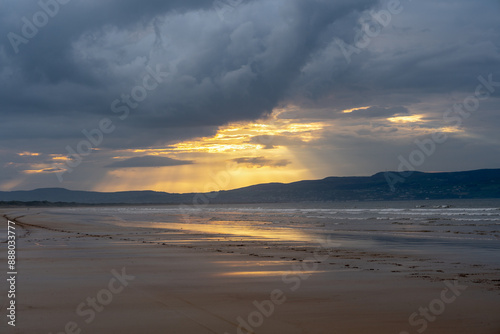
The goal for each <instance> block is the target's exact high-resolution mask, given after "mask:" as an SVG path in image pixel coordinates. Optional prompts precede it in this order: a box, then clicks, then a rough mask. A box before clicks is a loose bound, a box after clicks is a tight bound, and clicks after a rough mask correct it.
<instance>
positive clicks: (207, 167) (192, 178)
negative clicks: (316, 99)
mask: <svg viewBox="0 0 500 334" xmlns="http://www.w3.org/2000/svg"><path fill="white" fill-rule="evenodd" d="M284 111H285V109H277V110H275V111H274V112H273V113H272V114H271V115H270V116H269V117H267V118H264V119H260V120H257V121H255V122H251V121H247V122H234V123H231V124H228V125H226V126H222V127H220V128H219V129H218V131H217V133H215V134H214V135H213V136H207V137H201V138H196V139H193V140H187V141H182V142H177V143H173V144H169V145H166V146H163V147H151V148H141V149H130V150H121V151H115V152H114V155H113V157H114V158H131V157H136V156H144V155H157V156H164V157H169V158H172V159H180V160H190V161H194V163H193V164H189V165H182V166H170V167H157V168H121V169H111V170H110V171H109V172H108V173H107V177H106V180H105V181H102V182H101V183H100V184H99V185H98V186H96V188H95V189H94V190H97V191H119V190H127V189H137V190H141V189H142V190H146V189H149V190H156V191H167V192H179V193H186V192H189V193H190V192H194V193H197V192H206V189H205V187H207V189H208V188H213V179H214V175H217V174H218V173H225V171H226V165H227V164H228V163H233V164H237V167H238V168H237V170H233V171H231V173H230V176H231V177H230V182H229V183H228V184H224V185H221V186H220V187H219V188H218V189H215V190H228V189H234V188H239V187H245V186H249V185H253V184H258V183H267V182H293V181H298V180H301V179H307V178H311V177H313V176H312V174H311V172H310V171H309V169H308V168H307V167H306V165H305V163H306V162H304V160H303V159H300V158H299V157H296V156H295V154H294V153H293V150H291V149H290V147H289V146H287V145H285V143H293V145H298V146H301V145H303V144H305V143H307V142H310V141H312V140H315V139H319V138H320V137H321V135H322V133H321V131H322V130H323V129H325V128H326V127H327V126H328V124H327V123H323V122H318V121H311V122H308V123H302V122H297V121H296V120H292V119H281V118H279V115H280V114H281V113H283V112H284ZM261 138H265V140H260V139H261ZM288 145H291V144H288ZM238 159H243V160H238ZM245 159H247V160H245ZM252 159H261V160H258V161H261V162H263V163H262V164H251V163H244V161H250V162H251V161H253V160H252ZM240 161H243V162H240ZM284 161H286V163H282V162H284ZM209 186H210V187H209ZM212 190H214V189H212Z"/></svg>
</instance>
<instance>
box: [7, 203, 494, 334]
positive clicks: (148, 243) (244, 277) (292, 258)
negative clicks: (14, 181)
mask: <svg viewBox="0 0 500 334" xmlns="http://www.w3.org/2000/svg"><path fill="white" fill-rule="evenodd" d="M46 211H47V210H46V209H31V210H29V211H26V210H19V209H10V210H9V209H3V210H2V211H1V212H0V216H4V217H3V218H0V219H1V223H2V226H6V217H8V218H9V219H11V220H14V219H15V221H16V222H17V226H18V229H17V230H16V233H17V242H18V244H17V251H18V259H17V261H18V269H17V270H18V276H17V280H18V281H17V290H18V294H17V298H16V302H17V305H18V308H17V312H18V313H17V319H16V327H11V326H8V325H7V323H6V322H7V321H6V320H5V316H3V318H4V321H2V323H1V324H0V328H1V332H2V333H30V334H31V333H35V334H36V333H54V334H55V333H58V334H59V333H96V334H100V333H152V334H155V333H179V334H184V333H201V334H203V333H221V334H224V333H229V334H232V333H262V334H265V333H307V334H316V333H318V334H320V333H321V334H323V333H353V334H354V333H372V334H378V333H384V334H385V333H396V334H399V333H402V332H407V333H419V330H420V332H425V333H441V334H442V333H444V334H447V333H455V334H456V333H491V334H500V313H499V311H498V310H500V288H499V287H500V281H499V279H500V264H499V266H498V268H482V267H481V266H478V267H474V266H467V267H465V266H463V265H461V264H459V263H455V264H453V263H444V262H442V261H437V260H435V259H432V258H421V257H419V256H408V255H398V254H395V253H385V252H384V251H383V250H369V251H367V250H346V249H338V248H336V247H335V245H323V246H322V245H320V244H319V243H318V244H316V245H311V244H308V243H304V242H301V241H293V242H285V241H283V240H279V241H276V240H274V241H268V240H266V239H265V238H262V237H259V238H249V237H248V236H246V237H236V236H233V237H227V236H224V235H214V234H208V233H201V232H200V233H192V232H186V231H182V230H180V229H171V230H165V229H157V228H151V227H143V228H137V227H130V226H125V225H124V226H120V227H117V225H116V224H115V223H112V222H109V223H106V222H105V221H103V220H102V217H97V216H93V215H94V213H89V214H88V215H68V214H67V213H65V212H59V213H58V214H55V213H54V210H52V211H51V212H50V213H47V212H46ZM56 211H57V210H56ZM3 229H5V228H3ZM4 256H5V255H4ZM4 272H5V271H4ZM4 274H5V273H4ZM0 288H1V290H2V302H1V304H2V308H3V309H4V310H5V309H6V307H7V304H6V303H7V300H6V298H5V297H4V296H5V295H6V293H5V292H6V291H7V290H8V289H7V285H6V280H5V279H3V280H2V284H1V285H0ZM446 289H447V290H446ZM443 291H445V292H444V294H443ZM423 309H428V310H429V311H428V312H427V313H426V315H423V314H424V313H420V314H419V312H424V311H422V310H423ZM415 312H416V314H415ZM433 312H434V313H433ZM5 313H6V312H5ZM412 314H414V317H413V322H412V323H410V322H409V318H410V317H411V316H412ZM424 327H425V329H424ZM245 328H246V329H245Z"/></svg>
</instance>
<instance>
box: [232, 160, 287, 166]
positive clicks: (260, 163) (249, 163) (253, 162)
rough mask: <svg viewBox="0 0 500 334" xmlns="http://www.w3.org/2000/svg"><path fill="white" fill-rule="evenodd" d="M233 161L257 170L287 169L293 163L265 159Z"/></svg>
mask: <svg viewBox="0 0 500 334" xmlns="http://www.w3.org/2000/svg"><path fill="white" fill-rule="evenodd" d="M232 161H234V162H236V163H237V164H240V165H245V166H248V167H256V168H262V167H286V166H288V165H289V164H290V163H291V162H290V161H288V160H286V159H281V160H272V159H266V158H265V157H243V158H236V159H233V160H232Z"/></svg>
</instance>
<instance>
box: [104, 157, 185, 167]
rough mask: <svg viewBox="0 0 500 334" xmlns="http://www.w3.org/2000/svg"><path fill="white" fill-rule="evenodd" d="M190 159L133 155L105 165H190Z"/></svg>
mask: <svg viewBox="0 0 500 334" xmlns="http://www.w3.org/2000/svg"><path fill="white" fill-rule="evenodd" d="M192 163H193V162H192V161H186V160H176V159H172V158H168V157H159V156H153V155H148V156H143V157H134V158H129V159H125V160H121V161H116V162H113V163H111V164H109V165H107V166H106V167H108V168H132V167H134V168H135V167H137V168H141V167H170V166H182V165H191V164H192Z"/></svg>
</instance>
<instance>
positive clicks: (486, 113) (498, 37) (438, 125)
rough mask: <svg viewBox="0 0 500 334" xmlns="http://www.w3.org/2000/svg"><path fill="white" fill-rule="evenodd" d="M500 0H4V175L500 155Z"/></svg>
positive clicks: (13, 183) (355, 170)
mask: <svg viewBox="0 0 500 334" xmlns="http://www.w3.org/2000/svg"><path fill="white" fill-rule="evenodd" d="M499 15H500V1H498V0H481V1H471V0H438V1H431V0H420V1H411V0H401V1H399V0H386V1H376V0H217V1H215V2H213V1H211V0H141V1H138V0H106V1H102V0H37V1H31V0H29V1H28V0H24V1H19V0H4V1H2V2H0V166H2V167H1V173H0V190H2V191H10V190H30V189H35V188H44V187H63V188H67V189H74V190H94V191H125V190H156V191H166V192H179V193H186V192H206V191H215V190H224V189H234V188H238V187H243V186H248V185H252V184H258V183H267V182H293V181H298V180H303V179H321V178H324V177H328V176H365V175H372V174H375V173H377V172H381V171H407V170H420V171H428V172H439V171H462V170H473V169H481V168H500V131H499V127H500V20H499V19H498V17H499Z"/></svg>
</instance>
